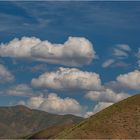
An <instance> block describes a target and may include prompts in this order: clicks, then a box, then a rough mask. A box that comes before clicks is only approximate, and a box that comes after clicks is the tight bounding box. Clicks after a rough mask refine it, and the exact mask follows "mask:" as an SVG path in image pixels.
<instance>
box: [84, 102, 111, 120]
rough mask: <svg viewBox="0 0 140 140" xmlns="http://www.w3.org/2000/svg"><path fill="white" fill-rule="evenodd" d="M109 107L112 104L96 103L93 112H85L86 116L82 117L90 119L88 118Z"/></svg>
mask: <svg viewBox="0 0 140 140" xmlns="http://www.w3.org/2000/svg"><path fill="white" fill-rule="evenodd" d="M111 105H113V103H109V102H99V103H97V104H96V105H95V107H94V108H93V111H89V112H86V114H85V116H84V117H85V118H88V117H90V116H92V115H94V114H96V113H98V112H99V111H101V110H103V109H105V108H107V107H109V106H111Z"/></svg>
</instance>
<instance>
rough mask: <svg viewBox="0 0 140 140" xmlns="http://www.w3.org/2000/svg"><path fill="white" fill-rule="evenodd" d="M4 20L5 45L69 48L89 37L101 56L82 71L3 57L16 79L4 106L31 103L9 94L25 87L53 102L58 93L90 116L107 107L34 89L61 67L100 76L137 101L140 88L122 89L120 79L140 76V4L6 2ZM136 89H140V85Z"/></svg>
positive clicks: (79, 94) (0, 26) (1, 37)
mask: <svg viewBox="0 0 140 140" xmlns="http://www.w3.org/2000/svg"><path fill="white" fill-rule="evenodd" d="M0 18H1V20H0V43H4V44H5V43H8V42H9V41H11V40H13V39H14V38H19V39H21V38H22V37H24V36H26V37H29V38H30V37H36V38H38V39H40V40H41V41H43V40H48V41H49V42H51V43H56V44H59V43H61V44H63V43H64V42H65V41H67V40H68V37H70V36H72V37H84V38H86V39H88V40H89V41H90V42H91V43H92V45H93V48H94V50H95V52H96V58H95V59H93V60H92V61H91V63H90V64H88V65H87V64H84V65H82V66H80V67H79V66H66V65H63V64H60V63H57V64H56V63H55V64H53V63H48V62H44V61H34V60H32V59H28V58H27V59H24V58H22V59H21V58H17V57H16V58H15V57H3V56H2V55H1V57H0V64H2V65H3V66H4V67H5V68H6V69H7V70H8V71H9V72H10V73H11V74H12V75H13V76H14V79H13V80H11V81H10V82H1V83H0V89H1V92H2V94H1V95H0V105H1V106H3V105H15V104H17V103H18V102H19V101H21V100H22V101H23V102H26V100H28V98H31V97H28V96H15V95H12V94H11V95H8V94H7V93H6V92H7V91H6V90H8V89H9V90H10V89H11V88H13V87H16V86H17V85H19V84H26V86H27V85H28V86H30V88H31V89H30V90H32V92H33V93H34V94H36V95H37V94H38V93H39V94H43V95H44V96H47V95H48V94H49V93H50V92H55V93H56V94H57V96H59V97H60V98H63V99H64V98H66V97H70V98H73V99H75V100H77V101H78V102H79V103H80V104H81V105H82V106H86V107H85V108H88V109H87V110H88V111H90V110H92V109H93V107H94V106H95V105H96V104H97V102H101V101H97V100H93V99H92V100H90V99H91V98H86V97H85V95H86V94H87V93H85V91H78V90H76V91H72V90H69V91H60V90H56V89H53V88H50V89H48V88H44V87H43V88H42V87H41V88H36V87H34V86H32V85H31V80H32V79H33V78H37V77H39V76H40V75H41V74H43V73H44V72H46V71H49V72H51V71H56V70H57V69H58V68H59V67H64V68H69V69H71V68H77V69H79V70H80V71H88V72H95V73H97V74H99V76H100V79H101V82H102V86H104V87H105V88H110V89H111V90H113V91H114V92H118V90H119V92H125V93H128V94H130V95H132V94H134V93H137V92H138V91H139V88H138V87H136V85H134V86H131V85H129V84H128V83H127V84H126V83H125V84H124V83H123V82H124V81H123V82H122V81H121V82H120V81H119V80H118V81H119V84H118V83H117V82H118V81H117V80H116V79H117V77H118V76H119V75H120V74H129V73H130V72H135V71H136V70H138V72H139V67H140V64H139V62H140V61H139V58H140V57H139V56H140V53H138V49H139V47H140V46H139V44H140V39H139V37H140V26H139V23H140V2H131V1H129V2H121V1H116V2H103V1H102V2H101V1H100V2H92V1H91V2H79V1H76V2H74V1H68V2H16V1H15V2H12V1H11V2H10V1H9V2H8V1H7V2H0ZM5 46H6V45H5ZM123 48H125V49H123ZM105 62H106V64H105ZM134 74H135V73H134ZM130 75H131V74H130ZM1 80H2V79H1ZM111 81H117V82H116V83H115V87H116V88H118V89H116V88H114V87H111V86H110V85H111V84H110V82H111ZM134 82H135V81H134ZM120 83H121V84H123V85H120ZM136 84H139V83H138V82H137V81H136ZM108 85H109V86H108ZM128 87H129V88H128ZM26 88H27V87H26ZM120 90H122V91H120ZM104 102H105V101H104ZM53 113H55V112H53ZM56 113H57V112H56Z"/></svg>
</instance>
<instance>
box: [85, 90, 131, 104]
mask: <svg viewBox="0 0 140 140" xmlns="http://www.w3.org/2000/svg"><path fill="white" fill-rule="evenodd" d="M129 96H130V95H129V94H127V93H123V92H120V93H116V92H114V91H113V90H111V89H104V90H102V91H89V92H88V93H87V94H86V95H85V97H86V98H88V99H91V100H93V101H99V102H113V103H115V102H118V101H121V100H123V99H125V98H127V97H129Z"/></svg>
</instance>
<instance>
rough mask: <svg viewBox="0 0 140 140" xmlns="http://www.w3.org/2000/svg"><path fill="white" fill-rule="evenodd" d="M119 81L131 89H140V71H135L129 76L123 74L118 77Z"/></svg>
mask: <svg viewBox="0 0 140 140" xmlns="http://www.w3.org/2000/svg"><path fill="white" fill-rule="evenodd" d="M117 81H118V82H119V83H120V84H122V85H123V86H126V87H128V88H131V89H140V71H138V70H135V71H132V72H129V73H127V74H121V75H119V76H118V77H117Z"/></svg>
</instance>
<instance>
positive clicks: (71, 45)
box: [0, 37, 96, 66]
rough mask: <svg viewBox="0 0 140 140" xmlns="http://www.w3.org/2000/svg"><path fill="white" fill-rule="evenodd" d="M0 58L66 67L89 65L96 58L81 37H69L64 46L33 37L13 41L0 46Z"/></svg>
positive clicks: (89, 44)
mask: <svg viewBox="0 0 140 140" xmlns="http://www.w3.org/2000/svg"><path fill="white" fill-rule="evenodd" d="M0 56H2V57H15V58H30V59H35V60H40V61H46V62H48V63H53V64H62V65H66V66H80V65H84V64H89V63H90V62H91V61H92V59H93V58H95V57H96V55H95V51H94V49H93V46H92V44H91V42H89V41H88V40H87V39H86V38H82V37H69V38H68V40H67V41H66V42H64V44H52V43H50V42H49V41H47V40H45V41H41V40H40V39H38V38H35V37H30V38H29V37H22V38H21V40H19V39H14V40H12V41H10V42H9V43H8V44H1V45H0Z"/></svg>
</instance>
